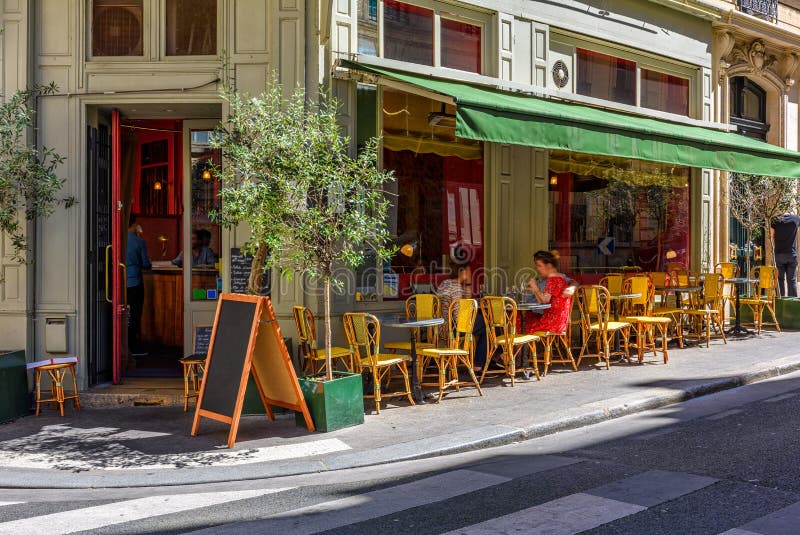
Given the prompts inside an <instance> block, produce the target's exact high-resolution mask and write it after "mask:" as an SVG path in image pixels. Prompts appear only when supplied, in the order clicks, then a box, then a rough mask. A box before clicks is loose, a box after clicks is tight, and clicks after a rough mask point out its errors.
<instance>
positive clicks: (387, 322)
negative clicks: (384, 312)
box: [378, 316, 444, 403]
mask: <svg viewBox="0 0 800 535" xmlns="http://www.w3.org/2000/svg"><path fill="white" fill-rule="evenodd" d="M378 321H380V323H381V325H382V326H384V327H389V328H393V329H407V330H408V332H409V335H410V337H411V397H412V398H414V402H415V403H425V400H424V397H425V396H424V394H423V392H422V387H421V386H420V385H419V377H418V376H417V334H418V332H419V330H420V329H424V328H426V327H435V326H437V325H444V318H431V319H427V320H417V319H413V318H406V317H405V316H378Z"/></svg>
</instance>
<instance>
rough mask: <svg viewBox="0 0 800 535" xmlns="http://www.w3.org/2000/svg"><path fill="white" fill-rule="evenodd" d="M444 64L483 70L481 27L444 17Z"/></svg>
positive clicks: (465, 69)
mask: <svg viewBox="0 0 800 535" xmlns="http://www.w3.org/2000/svg"><path fill="white" fill-rule="evenodd" d="M442 66H443V67H450V68H451V69H459V70H462V71H470V72H477V73H480V72H481V28H480V26H475V25H473V24H466V23H464V22H458V21H456V20H450V19H442Z"/></svg>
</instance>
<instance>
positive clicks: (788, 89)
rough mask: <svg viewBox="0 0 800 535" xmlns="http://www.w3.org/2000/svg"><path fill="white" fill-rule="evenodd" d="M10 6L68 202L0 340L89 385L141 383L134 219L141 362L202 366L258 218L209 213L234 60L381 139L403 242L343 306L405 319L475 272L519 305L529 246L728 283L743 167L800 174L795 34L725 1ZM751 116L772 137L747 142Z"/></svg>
mask: <svg viewBox="0 0 800 535" xmlns="http://www.w3.org/2000/svg"><path fill="white" fill-rule="evenodd" d="M201 4H202V5H201ZM3 9H4V11H3V17H4V19H3V21H4V26H5V27H6V33H5V34H4V45H3V56H2V61H3V69H4V72H5V76H4V84H5V86H4V87H3V91H4V93H8V92H9V91H13V90H14V89H15V88H17V87H23V86H25V85H27V84H29V83H31V82H45V81H50V80H53V81H55V82H56V83H57V84H58V85H59V88H60V90H59V91H60V92H59V94H58V95H56V96H53V97H47V98H44V99H42V100H41V103H40V108H39V112H40V116H39V117H40V118H39V128H40V134H39V141H40V143H41V144H43V145H45V146H49V147H54V148H56V149H57V150H58V151H59V152H61V153H62V154H64V155H65V156H67V162H66V163H65V165H64V166H62V168H61V169H60V170H59V172H60V173H61V174H62V176H63V177H64V178H65V179H66V181H67V182H66V185H65V190H66V192H67V193H68V194H70V195H73V196H75V198H76V200H77V201H78V203H77V205H76V206H75V207H73V208H71V209H69V210H60V211H57V212H56V213H55V214H54V215H53V216H52V217H51V218H49V219H46V220H42V221H38V222H36V223H35V225H32V226H31V228H30V231H31V232H30V233H29V235H30V236H32V237H34V239H33V241H32V245H33V249H32V251H33V256H34V258H33V259H34V260H35V262H33V263H32V264H30V265H28V266H21V265H18V264H14V263H12V262H11V261H10V259H8V251H7V250H6V251H4V255H5V256H3V265H2V267H3V272H4V275H5V277H4V282H2V283H0V284H2V286H1V287H0V289H2V292H0V339H2V341H3V343H2V344H0V345H1V346H9V347H25V348H27V352H28V354H29V357H28V358H29V360H33V355H34V354H41V353H45V352H47V353H69V354H77V355H79V357H80V358H81V361H80V364H79V380H80V382H81V386H82V387H87V386H92V385H95V384H99V383H103V382H108V381H120V380H123V379H124V377H125V374H126V373H129V372H127V371H126V369H125V362H124V356H125V355H123V353H124V352H125V351H126V348H127V347H128V344H129V341H128V340H126V339H125V333H126V332H127V329H126V328H125V326H124V322H127V318H126V317H125V312H126V310H127V303H126V302H125V291H124V285H123V281H124V278H123V277H124V276H125V272H124V269H125V268H124V267H123V266H121V265H120V263H123V264H124V260H123V259H122V256H120V255H121V251H122V246H123V244H124V243H125V238H126V236H127V233H128V225H127V223H128V221H129V217H130V214H134V215H135V216H136V223H137V224H138V225H139V226H140V227H141V234H142V238H143V239H144V240H145V241H146V243H147V247H148V251H149V254H150V257H151V259H152V260H153V261H154V267H153V269H152V270H151V271H150V272H147V273H146V274H145V277H146V279H145V288H146V289H148V288H149V290H146V291H147V292H148V293H147V295H146V297H145V305H144V307H145V312H144V314H143V315H142V337H143V338H145V339H146V340H145V342H147V344H149V345H148V347H146V348H145V352H147V353H150V354H151V355H152V354H154V353H158V352H161V353H162V354H164V355H167V356H168V357H169V358H172V359H174V358H176V357H177V356H178V355H182V354H187V353H188V352H190V351H191V348H192V340H193V333H194V332H195V327H196V326H199V325H203V324H207V323H210V322H211V320H212V318H213V310H214V308H215V304H216V297H217V296H218V294H219V292H220V291H230V290H231V289H232V288H233V289H235V284H234V285H233V286H232V280H231V279H232V277H231V273H232V271H233V269H232V266H235V265H239V264H237V262H238V261H239V260H241V258H240V257H239V256H237V255H238V250H239V248H240V247H242V246H243V245H244V244H245V241H246V238H247V229H246V228H239V229H235V230H230V231H228V230H225V229H220V228H219V227H217V226H216V225H215V224H214V222H213V220H212V219H211V218H210V217H209V214H210V212H211V211H213V210H214V209H217V208H219V206H218V205H217V204H215V203H216V195H215V193H216V191H218V188H219V185H218V184H216V183H215V181H214V179H213V176H210V173H207V171H208V169H210V167H211V165H212V164H219V163H220V162H221V160H220V158H219V154H217V153H215V152H214V150H213V148H212V147H211V146H210V144H209V136H211V135H213V134H212V133H211V132H212V130H213V128H214V125H215V124H217V123H218V122H219V121H220V120H221V119H223V118H224V116H225V112H226V109H225V106H224V104H223V103H222V102H221V100H220V99H219V97H218V89H219V86H218V84H219V81H218V76H219V71H218V69H219V67H220V58H221V57H222V55H223V52H225V53H226V54H227V55H228V57H229V62H230V67H231V68H232V69H233V71H234V72H235V75H236V83H237V86H238V88H239V89H240V90H242V91H248V92H251V93H257V92H258V91H259V90H260V88H262V87H264V85H265V84H266V83H267V81H268V79H269V77H270V73H272V72H275V73H277V76H278V78H279V79H280V81H281V82H282V83H283V84H284V85H285V86H286V87H287V88H290V87H293V86H294V85H304V86H306V87H317V86H318V84H319V83H322V84H324V85H329V86H330V87H331V90H332V93H333V94H334V95H335V96H336V97H337V99H338V100H339V103H340V109H341V113H340V122H341V125H342V128H343V131H344V132H345V133H347V134H348V135H349V136H350V138H351V142H352V147H351V148H352V151H354V152H355V151H357V150H359V147H360V146H362V145H363V143H364V142H365V141H366V140H367V139H369V138H370V137H373V136H380V138H381V149H380V164H381V165H382V166H383V167H384V168H387V169H392V170H393V171H394V175H395V180H394V182H393V183H392V184H388V185H387V190H388V194H389V196H390V198H391V199H393V201H394V202H393V203H392V209H391V210H390V213H389V217H388V221H387V223H388V225H389V228H390V231H391V234H392V237H393V241H394V245H395V246H396V248H397V250H398V252H397V253H396V254H395V255H394V256H393V257H392V258H391V260H390V261H389V262H383V263H380V262H378V261H377V260H374V259H372V260H371V259H369V258H368V262H367V264H366V265H365V266H363V267H362V268H360V269H358V270H356V271H355V272H351V271H346V270H342V272H341V274H340V276H341V278H342V280H343V282H344V283H345V284H344V286H343V288H344V289H345V291H342V292H338V293H337V294H336V295H335V296H334V298H333V310H334V312H335V314H341V313H343V312H346V311H350V310H356V311H369V312H375V313H377V312H389V311H392V312H399V311H402V310H403V301H404V299H405V298H406V297H407V296H408V295H411V294H412V293H413V292H425V291H430V290H431V289H433V288H435V287H436V286H437V285H438V284H440V283H441V281H442V280H443V279H445V278H448V277H450V276H451V275H452V273H454V271H455V268H456V267H457V266H464V265H468V266H469V267H470V268H471V275H472V288H473V291H476V292H478V291H486V292H504V291H506V290H509V289H512V288H515V287H518V286H519V285H520V284H521V283H523V282H524V281H525V280H526V279H527V278H528V277H529V276H530V274H531V254H532V253H533V252H534V251H536V250H539V249H556V250H558V251H559V254H560V258H561V263H562V270H563V271H565V272H566V273H568V274H570V275H571V276H573V277H575V278H577V279H578V280H580V281H582V282H593V281H595V280H597V279H598V278H599V276H600V275H601V274H602V273H605V272H608V271H611V270H618V269H622V268H625V267H635V266H638V267H639V268H641V269H642V270H645V271H652V270H662V269H664V268H665V267H666V266H667V264H668V263H670V262H672V263H679V264H682V265H684V266H685V267H688V268H690V269H692V270H697V271H701V270H707V269H713V266H714V265H715V264H716V263H717V262H719V261H724V260H727V254H728V245H729V239H730V237H729V216H728V210H727V206H726V204H725V189H726V187H727V181H728V175H729V171H739V172H753V173H756V172H760V173H763V174H780V175H781V176H799V175H800V164H798V163H797V161H798V159H797V158H795V157H794V155H793V154H792V151H795V152H796V150H797V148H798V147H797V130H798V116H797V102H798V97H797V87H796V86H795V85H794V84H793V80H794V72H795V70H796V68H797V58H798V56H797V55H796V54H795V52H794V51H795V50H797V47H796V42H795V40H796V39H797V38H796V37H792V34H793V32H794V34H795V35H796V34H797V33H798V32H797V31H793V30H791V29H787V27H785V25H784V26H780V25H779V24H778V23H777V22H773V21H769V20H764V19H763V18H759V17H756V16H754V15H752V14H749V13H745V12H743V11H741V10H740V9H739V8H738V7H737V6H736V5H732V4H731V5H729V4H727V3H726V2H711V1H710V0H682V1H677V0H654V1H647V2H645V1H640V0H616V1H614V2H606V1H595V0H583V1H579V0H563V1H561V2H549V1H544V0H542V1H538V0H531V1H522V0H494V1H488V2H487V1H481V2H478V1H462V2H445V1H435V0H408V1H407V2H401V1H398V0H333V1H322V0H319V1H316V0H308V1H305V2H303V1H298V0H219V1H214V0H210V1H208V2H197V3H193V8H192V9H191V10H189V9H187V8H186V6H185V5H183V4H182V3H181V2H180V1H179V0H138V1H136V0H124V1H123V0H93V1H85V2H84V1H79V0H59V1H50V2H36V3H25V2H5V3H4V8H3ZM123 11H124V13H123ZM732 12H733V14H731V13H732ZM786 16H788V15H786ZM103 17H106V18H103ZM726 17H727V18H726ZM784 18H786V17H784ZM65 21H66V22H65ZM97 21H101V23H98V22H97ZM770 25H772V26H770ZM743 26H745V27H746V29H745V30H743V29H742V27H743ZM773 26H774V28H773ZM767 30H772V31H773V33H774V35H771V34H770V36H768V37H765V35H766V34H765V33H764V32H766V31H767ZM760 55H761V56H760ZM762 56H763V61H761V60H760V59H759V57H762ZM738 78H741V79H742V80H737V79H738ZM745 80H747V81H749V82H748V83H745ZM790 82H791V83H790ZM737 84H738V85H737ZM781 84H783V85H781ZM753 87H760V88H761V89H763V95H764V98H763V107H764V110H765V111H764V113H763V114H762V115H763V117H762V118H763V121H761V122H758V121H752V120H750V119H748V117H750V116H751V115H753V112H752V102H751V101H752V98H750V97H749V96H748V95H750V93H758V91H755V90H753ZM731 88H735V89H736V91H737V95H739V96H738V97H734V96H732V95H733V93H734V91H733V90H732V89H731ZM747 91H750V93H747ZM758 94H759V95H761V93H758ZM737 98H739V100H738V101H737V100H736V99H737ZM748 99H749V100H748ZM745 101H746V103H747V104H746V105H745V104H743V103H744V102H745ZM737 102H738V103H737ZM735 106H738V107H735ZM759 106H761V104H759ZM734 107H735V109H734ZM744 108H747V111H746V113H743V112H742V111H741V110H742V109H744ZM759 109H761V108H759ZM737 114H738V115H737ZM739 116H741V117H739ZM737 118H738V119H741V120H739V121H738V122H737ZM756 119H758V117H756ZM732 123H733V124H732ZM756 123H757V124H756ZM748 128H750V129H751V130H753V129H758V128H761V130H759V132H761V133H764V134H765V136H762V137H757V136H749V137H747V136H742V135H740V134H741V133H747V132H749V131H750V130H747V129H748ZM754 138H756V139H754ZM764 141H766V142H767V143H764ZM221 163H222V164H223V165H224V162H221ZM795 169H797V170H798V171H797V173H795ZM137 230H138V229H136V228H134V230H133V231H134V232H136V231H137ZM109 246H111V247H109ZM181 254H182V257H181ZM182 258H185V259H186V262H185V263H183V262H182V261H180V260H182ZM189 258H192V263H191V266H190V263H189V260H188V259H189ZM196 258H205V259H206V260H205V261H202V262H201V263H199V264H197V265H195V263H194V260H195V259H196ZM209 259H210V260H209ZM237 259H238V260H237ZM270 293H271V297H272V300H273V303H274V305H275V309H276V313H277V315H278V318H279V320H280V322H281V327H282V329H283V332H284V335H285V336H296V333H295V332H294V326H293V323H292V321H291V307H292V306H293V305H295V304H304V305H306V306H309V307H310V308H312V310H314V311H315V312H317V313H319V312H321V308H322V307H321V298H320V295H319V292H317V291H315V290H314V289H313V287H311V286H305V285H304V284H303V281H302V280H298V279H295V280H294V281H292V282H288V281H285V280H279V279H277V278H274V279H273V280H272V284H271V285H270ZM339 323H340V322H338V321H336V322H335V328H336V326H338V324H339ZM336 330H338V331H339V332H336ZM336 330H335V333H334V336H339V337H341V338H343V334H342V333H341V329H336ZM386 335H387V336H388V335H390V333H388V332H387V333H386ZM164 348H168V350H165V349H164ZM147 358H148V357H145V358H144V360H141V359H140V360H139V362H140V365H141V362H146V360H147Z"/></svg>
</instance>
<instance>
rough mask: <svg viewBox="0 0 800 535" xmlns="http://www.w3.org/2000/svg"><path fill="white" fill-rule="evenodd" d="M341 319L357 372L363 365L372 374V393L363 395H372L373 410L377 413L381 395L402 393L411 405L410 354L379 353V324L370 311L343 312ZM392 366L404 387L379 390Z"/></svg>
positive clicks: (389, 395)
mask: <svg viewBox="0 0 800 535" xmlns="http://www.w3.org/2000/svg"><path fill="white" fill-rule="evenodd" d="M342 321H343V322H344V332H345V334H346V335H347V340H348V341H349V342H350V347H351V348H352V351H353V354H354V355H355V357H356V360H357V361H358V364H359V369H360V371H361V373H362V374H363V373H364V370H365V369H366V370H367V371H368V372H369V373H371V374H372V385H373V391H374V393H373V395H372V396H365V397H374V398H375V411H376V412H377V413H378V414H380V413H381V399H383V398H390V397H402V396H405V397H406V398H408V402H409V403H411V404H412V405H413V404H414V399H413V398H412V397H411V385H410V383H409V381H408V366H407V363H408V362H409V361H410V360H411V357H409V356H407V355H394V354H386V353H381V349H380V348H381V324H380V322H379V321H378V318H376V317H375V316H373V315H372V314H364V313H354V312H347V313H345V314H344V316H343V317H342ZM392 368H396V369H398V370H399V371H400V373H401V374H402V376H403V382H404V385H405V389H404V390H402V391H397V392H389V393H382V392H381V381H382V380H383V379H384V377H385V376H386V375H387V374H389V373H391V370H392Z"/></svg>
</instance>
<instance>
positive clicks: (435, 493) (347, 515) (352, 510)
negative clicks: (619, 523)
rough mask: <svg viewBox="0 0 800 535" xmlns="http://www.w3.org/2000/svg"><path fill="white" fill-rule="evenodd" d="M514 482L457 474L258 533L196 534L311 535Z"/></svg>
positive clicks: (279, 522) (334, 504) (225, 529)
mask: <svg viewBox="0 0 800 535" xmlns="http://www.w3.org/2000/svg"><path fill="white" fill-rule="evenodd" d="M508 481H511V479H510V478H507V477H503V476H498V475H494V474H487V473H484V472H473V471H471V470H455V471H453V472H447V473H445V474H439V475H435V476H431V477H427V478H424V479H420V480H419V481H412V482H410V483H404V484H402V485H397V486H394V487H389V488H386V489H381V490H375V491H372V492H367V493H365V494H359V495H358V496H351V497H349V498H342V499H340V500H333V501H329V502H324V503H320V504H317V505H311V506H309V507H303V508H301V509H294V510H292V511H286V512H283V513H279V514H277V515H273V516H271V517H268V518H265V519H263V520H259V521H258V524H257V529H252V526H250V525H249V524H247V523H239V524H230V525H228V526H216V527H214V528H213V529H208V530H202V531H200V532H196V533H209V534H210V533H213V534H215V535H219V534H224V533H248V532H249V533H254V532H259V533H291V534H292V535H310V534H312V533H319V532H321V531H325V530H329V529H334V528H338V527H342V526H349V525H350V524H354V523H356V522H363V521H365V520H372V519H373V518H378V517H381V516H384V515H389V514H392V513H397V512H399V511H405V510H406V509H411V508H413V507H419V506H423V505H428V504H431V503H437V502H440V501H443V500H447V499H449V498H453V497H455V496H460V495H463V494H467V493H469V492H474V491H476V490H481V489H485V488H487V487H491V486H493V485H499V484H501V483H506V482H508Z"/></svg>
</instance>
